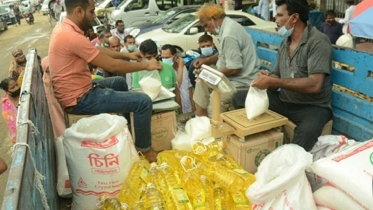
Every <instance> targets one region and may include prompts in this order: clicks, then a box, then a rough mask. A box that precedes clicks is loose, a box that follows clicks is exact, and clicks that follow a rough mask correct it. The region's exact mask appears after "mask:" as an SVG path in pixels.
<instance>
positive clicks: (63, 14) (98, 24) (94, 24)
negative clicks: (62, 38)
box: [56, 12, 105, 33]
mask: <svg viewBox="0 0 373 210" xmlns="http://www.w3.org/2000/svg"><path fill="white" fill-rule="evenodd" d="M65 17H66V12H61V15H60V19H59V20H58V22H57V24H56V26H57V25H59V24H61V23H62V21H63V19H65ZM92 27H93V30H94V32H95V33H97V28H98V27H104V28H105V26H104V24H102V23H101V21H100V20H99V19H98V18H97V17H95V19H93V22H92Z"/></svg>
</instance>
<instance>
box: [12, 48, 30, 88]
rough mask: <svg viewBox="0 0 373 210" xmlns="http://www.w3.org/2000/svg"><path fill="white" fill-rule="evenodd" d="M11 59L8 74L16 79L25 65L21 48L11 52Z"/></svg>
mask: <svg viewBox="0 0 373 210" xmlns="http://www.w3.org/2000/svg"><path fill="white" fill-rule="evenodd" d="M12 56H13V61H12V63H11V64H10V68H9V76H10V77H11V78H13V79H14V80H16V81H17V80H18V78H19V76H20V75H22V74H23V71H24V70H25V67H26V63H27V60H26V56H25V55H24V54H23V51H22V50H21V49H15V50H13V52H12Z"/></svg>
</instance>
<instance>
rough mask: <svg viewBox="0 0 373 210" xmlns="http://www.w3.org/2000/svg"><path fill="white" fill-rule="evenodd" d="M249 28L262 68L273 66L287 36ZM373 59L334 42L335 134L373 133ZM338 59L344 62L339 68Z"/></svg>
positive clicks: (358, 135) (361, 138) (358, 136)
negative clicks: (278, 49) (277, 48)
mask: <svg viewBox="0 0 373 210" xmlns="http://www.w3.org/2000/svg"><path fill="white" fill-rule="evenodd" d="M246 31H247V32H248V33H249V34H250V35H251V37H252V39H253V41H254V44H255V46H256V52H257V55H258V57H259V59H261V61H262V68H264V69H267V70H272V69H273V67H274V65H275V63H276V56H277V51H276V50H275V48H276V47H278V46H279V45H280V43H281V42H282V40H283V38H282V37H281V36H280V35H278V34H276V33H271V32H267V31H262V30H258V29H252V28H247V29H246ZM268 46H270V47H268ZM320 53H322V52H320ZM372 61H373V54H372V53H369V52H363V51H359V50H355V49H351V48H344V47H340V46H336V45H333V70H332V77H331V82H332V84H333V90H332V91H333V92H332V109H333V113H334V117H333V131H332V133H333V134H342V135H345V136H347V137H348V138H352V139H355V140H357V141H366V140H369V139H371V138H372V137H373V88H372V87H373V73H372V72H373V62H372ZM335 62H338V64H341V65H338V68H337V67H336V66H337V65H335ZM341 66H342V67H343V68H342V67H341Z"/></svg>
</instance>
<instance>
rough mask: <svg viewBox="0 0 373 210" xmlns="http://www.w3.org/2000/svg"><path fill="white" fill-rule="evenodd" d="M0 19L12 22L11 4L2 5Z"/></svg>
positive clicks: (0, 6) (8, 22)
mask: <svg viewBox="0 0 373 210" xmlns="http://www.w3.org/2000/svg"><path fill="white" fill-rule="evenodd" d="M0 19H1V21H2V22H4V21H5V22H6V25H8V24H12V21H11V20H10V18H9V5H8V4H1V5H0Z"/></svg>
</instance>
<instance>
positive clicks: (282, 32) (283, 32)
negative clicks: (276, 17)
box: [277, 16, 294, 38]
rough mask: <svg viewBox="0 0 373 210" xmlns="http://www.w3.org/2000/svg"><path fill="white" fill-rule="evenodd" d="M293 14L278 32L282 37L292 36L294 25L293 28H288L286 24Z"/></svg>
mask: <svg viewBox="0 0 373 210" xmlns="http://www.w3.org/2000/svg"><path fill="white" fill-rule="evenodd" d="M291 17H292V16H290V17H289V19H288V20H287V21H286V23H285V25H283V26H282V27H281V28H280V29H279V30H278V32H277V33H279V34H280V35H281V36H282V37H284V38H286V37H289V36H291V34H292V33H293V31H294V26H293V27H292V28H291V29H287V28H286V27H285V26H286V25H287V24H288V23H289V20H290V19H291Z"/></svg>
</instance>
